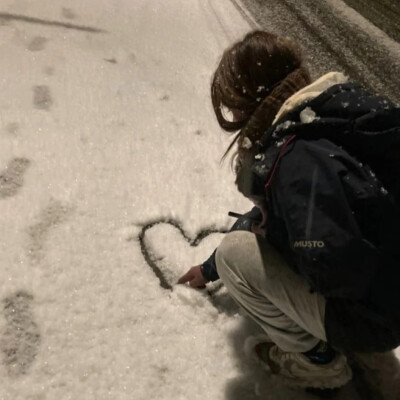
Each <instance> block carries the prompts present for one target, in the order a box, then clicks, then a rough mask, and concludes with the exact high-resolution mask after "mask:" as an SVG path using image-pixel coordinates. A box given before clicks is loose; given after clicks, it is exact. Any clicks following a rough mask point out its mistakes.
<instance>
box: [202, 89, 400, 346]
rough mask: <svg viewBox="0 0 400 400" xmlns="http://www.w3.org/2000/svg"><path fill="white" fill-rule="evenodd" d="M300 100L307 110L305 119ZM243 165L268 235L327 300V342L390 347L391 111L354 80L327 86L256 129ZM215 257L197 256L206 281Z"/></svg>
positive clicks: (395, 168)
mask: <svg viewBox="0 0 400 400" xmlns="http://www.w3.org/2000/svg"><path fill="white" fill-rule="evenodd" d="M307 107H309V108H310V109H311V110H312V111H313V112H315V114H316V118H315V119H314V120H313V121H312V122H307V123H305V122H302V118H301V113H302V111H303V110H305V109H306V108H307ZM306 112H307V110H306ZM252 172H253V173H252V179H253V182H252V192H253V193H254V194H255V195H262V194H264V195H265V196H266V199H267V211H268V221H267V233H268V237H267V240H269V241H270V242H271V243H272V244H273V245H274V247H275V248H276V249H277V250H278V251H279V252H280V253H281V254H282V255H283V257H284V258H285V259H286V261H287V263H288V265H289V266H290V267H291V268H293V269H294V270H295V271H296V272H298V273H299V274H301V275H302V276H303V277H304V279H305V280H306V281H307V282H308V284H309V286H310V290H313V291H316V292H318V293H320V294H322V295H323V296H324V297H325V298H326V299H327V306H326V313H325V329H326V333H327V338H328V341H329V342H330V343H331V344H332V345H333V346H334V347H336V348H338V349H341V350H345V351H361V352H372V351H385V350H389V349H392V348H395V347H397V346H398V345H399V344H400V206H399V205H400V183H399V182H400V109H399V108H396V107H395V106H394V105H393V104H391V103H390V102H389V101H388V100H387V99H385V98H383V97H380V96H376V95H373V94H370V93H369V92H367V91H366V90H364V89H363V88H362V87H360V86H358V85H355V84H352V83H347V84H341V85H335V86H333V87H331V88H329V89H328V90H327V91H325V92H323V93H322V94H321V95H319V96H318V97H316V98H315V99H313V100H311V101H308V102H306V103H304V104H302V105H301V106H299V107H297V108H296V109H294V110H292V111H291V112H289V113H288V114H285V115H284V116H283V117H282V118H281V119H280V120H279V121H278V122H277V123H276V124H274V125H273V126H272V127H271V128H270V129H269V130H268V131H267V132H266V133H265V134H264V135H263V137H262V140H261V141H260V144H259V155H258V157H256V159H255V161H254V164H253V166H252ZM257 212H258V211H257V210H256V209H254V210H252V214H253V215H257ZM250 225H251V224H250V223H249V222H248V221H245V220H242V221H237V222H236V224H235V225H234V227H233V228H232V230H236V229H245V230H249V229H250ZM214 255H215V253H214V254H213V255H212V256H211V257H210V258H209V260H207V261H206V262H205V263H204V264H203V274H204V275H205V277H206V278H208V279H210V280H215V279H217V278H218V274H217V273H216V269H215V257H214Z"/></svg>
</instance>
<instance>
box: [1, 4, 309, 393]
mask: <svg viewBox="0 0 400 400" xmlns="http://www.w3.org/2000/svg"><path fill="white" fill-rule="evenodd" d="M1 12H4V13H8V14H10V15H15V16H28V17H31V18H33V20H31V21H30V22H29V21H27V20H23V19H16V18H14V19H13V18H11V19H8V20H5V21H2V20H0V30H1V35H0V47H1V51H2V55H3V57H1V59H0V70H1V71H2V79H1V80H0V88H1V92H2V94H3V96H2V97H1V100H0V108H1V110H2V113H1V119H0V149H1V150H0V208H1V224H2V227H3V229H2V230H1V232H0V246H1V250H2V251H1V253H0V260H1V272H0V278H1V282H2V291H1V297H0V301H1V305H0V353H1V362H0V377H1V381H2V385H1V386H0V398H1V399H4V400H11V399H13V400H20V399H21V400H22V399H23V400H26V399H31V400H39V399H40V400H42V399H43V400H52V399H77V398H80V399H85V400H90V399H96V400H99V399H113V400H123V399H137V400H147V399H158V400H164V399H165V400H169V399H172V398H174V399H185V400H186V399H189V398H190V399H193V400H196V399H202V400H218V399H225V398H229V399H236V398H237V399H238V398H240V399H244V400H246V399H255V398H257V397H258V394H259V395H260V396H264V397H265V396H267V395H268V396H269V397H268V398H271V399H291V398H296V399H302V398H304V399H306V398H310V397H309V396H307V395H306V394H303V393H301V392H300V393H298V392H293V391H291V390H289V389H287V388H282V386H280V385H279V384H276V382H274V380H273V379H272V378H270V377H268V376H267V375H266V374H265V373H264V372H262V371H260V370H259V368H258V367H257V366H256V365H255V364H254V362H253V361H252V360H249V358H248V357H246V355H245V354H244V350H243V343H244V341H245V339H246V338H247V337H248V336H249V334H251V333H254V332H257V331H258V330H257V327H256V326H255V325H254V324H252V323H251V322H250V321H249V320H248V319H245V318H244V317H243V316H242V315H241V314H240V313H239V312H238V309H237V307H236V306H235V305H234V304H233V303H232V301H231V299H230V298H229V296H228V295H227V294H226V292H225V291H224V289H223V288H220V287H219V286H218V285H211V286H210V288H209V289H208V290H199V291H194V290H192V289H189V288H188V287H185V286H176V285H175V281H176V279H177V277H178V276H179V275H180V274H182V273H183V272H185V271H186V270H187V269H188V268H189V267H190V266H192V265H197V264H199V263H201V262H203V261H204V260H205V259H206V258H207V257H208V256H209V254H210V252H211V251H212V249H213V248H214V247H215V246H216V245H217V243H218V242H219V240H220V239H221V235H222V234H220V233H210V234H209V235H206V236H205V237H204V238H201V237H198V236H197V235H198V234H199V233H200V232H202V231H205V230H206V231H208V230H209V231H210V232H211V231H213V230H223V229H226V228H228V227H229V226H230V224H231V223H232V222H233V221H232V219H231V218H229V217H228V216H227V211H228V210H235V211H239V212H245V211H247V210H248V209H249V208H250V206H251V204H250V203H249V202H248V201H246V200H245V199H244V198H242V196H241V195H240V194H239V193H238V192H237V190H236V187H235V185H234V177H233V176H232V172H231V170H230V168H229V165H228V164H229V163H226V164H225V165H224V166H223V167H222V168H221V167H220V166H219V162H220V157H221V156H222V154H223V153H224V150H225V149H226V147H227V146H228V144H229V142H230V140H231V139H230V138H229V137H227V136H225V135H223V134H222V133H221V131H220V129H219V128H218V126H217V123H216V120H215V117H214V115H213V110H212V107H211V102H210V98H209V82H210V77H211V74H212V72H213V70H214V69H215V67H216V65H217V64H218V61H219V57H220V55H221V54H222V51H223V50H224V49H225V48H226V47H227V46H228V45H229V44H231V43H232V41H234V40H236V39H237V38H240V37H242V36H243V34H244V33H245V32H247V31H248V30H249V27H248V25H247V23H246V22H245V21H244V20H243V18H242V16H241V14H240V13H239V12H238V11H237V9H236V8H235V7H234V6H233V5H232V4H231V3H230V2H229V1H227V0H226V1H216V0H211V1H209V2H203V1H201V0H198V1H195V0H193V1H191V2H186V1H184V0H171V1H169V2H168V4H167V2H159V1H155V0H135V1H131V0H114V1H112V2H110V1H108V0H96V1H94V0H86V1H85V2H81V1H78V0H70V1H68V3H66V2H65V1H61V0H36V1H35V2H30V1H24V0H23V1H18V2H15V1H14V0H3V1H2V6H1ZM32 21H33V22H32ZM35 21H36V22H35ZM40 21H53V23H52V24H47V25H44V24H43V23H40ZM58 22H62V23H63V24H70V27H69V28H68V29H67V28H65V26H64V27H63V26H60V24H57V23H58ZM73 26H76V27H77V28H76V29H74V28H73ZM71 27H72V28H71ZM82 27H88V28H94V29H86V30H85V29H81V28H82ZM96 29H97V30H99V31H98V32H96ZM221 188H223V190H221ZM196 238H197V240H196ZM146 257H147V258H146ZM149 262H150V263H153V264H154V265H156V266H158V268H159V269H160V271H161V272H164V273H165V279H166V281H167V282H168V283H169V285H170V286H172V289H173V290H170V289H165V288H163V287H161V286H160V279H159V278H158V276H157V275H156V273H155V271H154V270H153V269H152V268H151V266H150V265H149ZM210 294H212V296H211V295H210ZM257 393H258V394H257Z"/></svg>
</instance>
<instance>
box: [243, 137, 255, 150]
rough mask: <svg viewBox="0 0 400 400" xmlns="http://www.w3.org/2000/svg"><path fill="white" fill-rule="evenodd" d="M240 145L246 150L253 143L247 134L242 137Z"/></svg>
mask: <svg viewBox="0 0 400 400" xmlns="http://www.w3.org/2000/svg"><path fill="white" fill-rule="evenodd" d="M242 147H243V148H244V149H247V150H249V149H251V148H252V147H253V143H252V142H251V140H250V139H249V138H248V137H247V136H246V137H245V138H244V139H243V142H242Z"/></svg>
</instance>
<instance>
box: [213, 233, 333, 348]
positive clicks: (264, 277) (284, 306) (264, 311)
mask: <svg viewBox="0 0 400 400" xmlns="http://www.w3.org/2000/svg"><path fill="white" fill-rule="evenodd" d="M216 265H217V271H218V274H219V276H220V278H221V279H222V281H223V283H224V285H225V286H226V288H227V290H228V292H229V293H230V294H231V296H232V297H233V298H234V299H235V300H236V302H237V303H239V305H240V306H241V307H242V308H243V309H244V310H245V311H246V313H247V314H248V315H249V316H250V317H251V318H252V319H253V320H254V321H256V322H257V323H258V324H259V325H260V326H261V327H262V328H263V330H264V331H265V332H266V333H267V334H268V336H269V337H270V338H271V340H272V341H273V342H274V343H275V344H277V345H278V346H279V347H280V348H281V349H282V350H284V351H288V352H303V351H308V350H310V349H312V348H313V347H314V346H315V345H316V344H317V343H318V342H319V341H320V340H321V339H322V340H326V334H325V328H324V314H325V299H324V298H323V297H322V296H321V295H319V294H317V293H310V288H309V286H308V285H307V283H306V282H305V281H304V279H303V278H302V277H301V276H300V275H298V274H296V273H295V272H294V271H292V270H291V269H290V268H289V267H288V266H287V265H286V264H285V262H284V260H283V259H282V258H281V256H280V255H279V254H278V253H277V252H276V250H274V249H273V247H272V246H271V245H270V244H269V243H268V242H267V240H266V239H263V238H261V237H260V236H257V235H255V234H254V233H251V232H247V231H234V232H230V233H228V234H227V235H226V236H225V238H224V239H223V240H222V243H221V244H220V246H219V247H218V249H217V253H216Z"/></svg>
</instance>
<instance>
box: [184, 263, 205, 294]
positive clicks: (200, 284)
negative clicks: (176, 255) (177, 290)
mask: <svg viewBox="0 0 400 400" xmlns="http://www.w3.org/2000/svg"><path fill="white" fill-rule="evenodd" d="M200 267H201V266H200V265H196V266H195V267H192V268H190V269H189V271H188V272H186V274H185V275H183V276H181V277H180V278H179V280H178V283H188V284H189V286H190V287H192V288H196V289H203V288H205V287H206V283H207V282H208V280H207V279H206V278H204V276H203V274H202V272H201V268H200Z"/></svg>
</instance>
